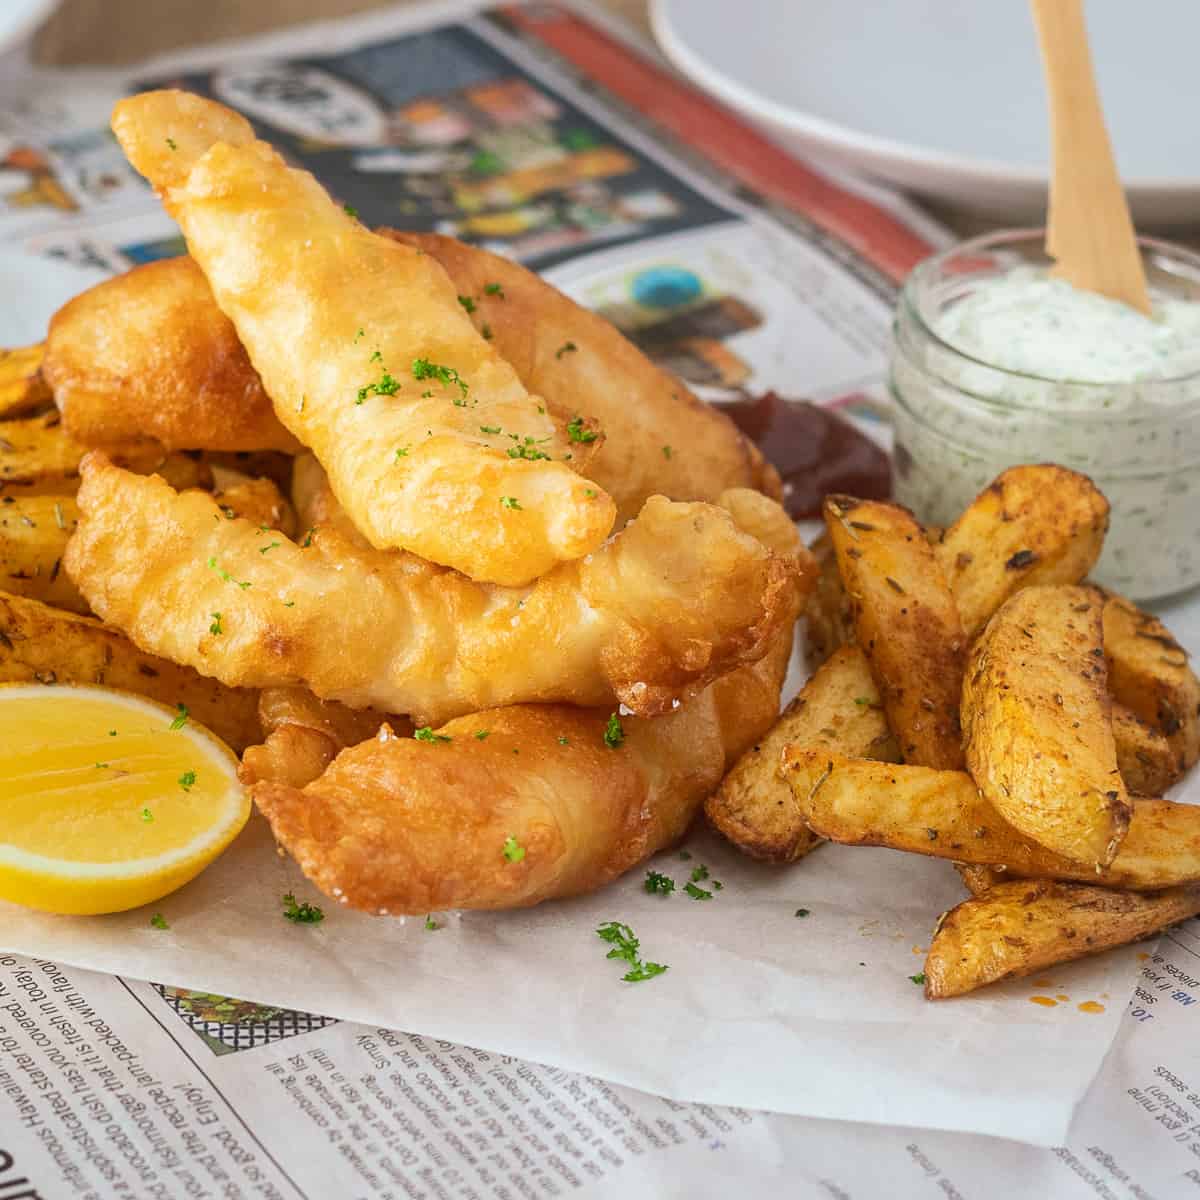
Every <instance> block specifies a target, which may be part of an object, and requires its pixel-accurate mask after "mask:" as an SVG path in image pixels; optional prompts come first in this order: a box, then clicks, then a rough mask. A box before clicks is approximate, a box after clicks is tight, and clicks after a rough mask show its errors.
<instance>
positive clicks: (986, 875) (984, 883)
mask: <svg viewBox="0 0 1200 1200" xmlns="http://www.w3.org/2000/svg"><path fill="white" fill-rule="evenodd" d="M954 869H955V870H956V871H957V872H958V877H959V879H961V880H962V881H963V887H965V888H966V889H967V891H968V892H970V893H971V895H972V896H982V895H983V894H984V892H986V891H989V890H990V889H991V888H994V887H995V886H996V884H998V883H1011V882H1012V879H1013V878H1014V876H1010V875H1009V874H1008V872H1007V871H1002V870H1001V869H1000V868H999V867H985V866H982V865H981V864H980V863H964V862H956V863H955V864H954Z"/></svg>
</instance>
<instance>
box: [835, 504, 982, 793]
mask: <svg viewBox="0 0 1200 1200" xmlns="http://www.w3.org/2000/svg"><path fill="white" fill-rule="evenodd" d="M824 510H825V524H826V526H827V527H828V529H829V537H830V540H831V541H832V543H833V549H834V553H835V554H836V555H837V561H838V569H839V570H840V572H841V576H842V580H843V582H844V583H845V585H846V592H847V594H848V596H849V600H850V609H851V613H852V614H853V617H854V628H855V632H856V635H857V641H858V644H859V645H860V646H862V648H863V650H864V651H865V653H866V655H867V661H868V662H869V663H870V665H871V674H872V675H873V676H874V678H875V682H876V684H877V686H878V687H879V693H880V695H881V697H882V699H883V707H884V711H885V712H886V713H887V718H888V725H889V726H890V727H891V729H892V730H893V732H895V734H896V738H897V740H898V741H899V743H900V749H901V752H902V753H903V755H904V759H905V761H906V762H915V763H920V764H922V765H923V766H928V767H943V768H946V769H955V768H958V767H961V766H962V764H963V757H962V732H961V729H960V726H959V717H958V708H959V698H960V696H961V691H962V674H963V665H964V661H965V656H966V638H965V637H964V636H963V631H962V625H961V623H960V621H959V618H958V610H957V609H956V608H955V605H954V598H953V596H951V594H950V589H949V588H948V587H947V586H946V581H945V580H944V579H943V577H942V572H941V568H940V567H939V566H938V564H937V560H936V558H935V557H934V554H933V548H932V547H931V546H930V545H929V542H928V541H927V540H926V538H925V532H924V530H923V529H922V528H921V526H920V525H919V524H918V523H917V521H916V520H915V518H914V517H913V515H912V514H911V513H910V512H908V511H907V509H903V508H900V507H899V506H898V505H895V504H885V503H883V502H881V501H874V500H855V499H853V498H851V497H849V496H827V497H826V498H825V506H824Z"/></svg>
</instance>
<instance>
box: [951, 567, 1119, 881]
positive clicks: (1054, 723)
mask: <svg viewBox="0 0 1200 1200" xmlns="http://www.w3.org/2000/svg"><path fill="white" fill-rule="evenodd" d="M1103 605H1104V598H1103V596H1102V595H1101V594H1100V592H1099V591H1097V590H1096V589H1095V588H1087V587H1029V588H1023V589H1022V590H1021V591H1019V592H1017V594H1016V595H1015V596H1012V597H1010V598H1009V599H1008V600H1006V601H1005V603H1004V604H1003V605H1002V606H1001V608H1000V610H999V611H998V612H997V613H996V615H995V616H994V617H992V619H991V620H990V621H989V622H988V625H987V628H986V629H985V630H984V631H983V633H982V634H980V636H979V638H978V639H977V640H976V642H975V645H974V647H973V648H972V650H971V658H970V662H969V663H968V665H967V673H966V678H965V679H964V681H963V702H962V720H963V730H964V734H965V748H966V760H967V769H968V770H969V771H970V772H971V775H972V777H973V778H974V780H975V782H976V783H977V784H978V785H979V788H980V790H981V791H982V792H983V794H984V795H985V796H986V797H987V798H988V800H990V801H991V802H992V804H994V805H995V806H996V808H997V809H998V810H999V812H1000V815H1001V816H1002V817H1004V819H1005V820H1006V821H1008V822H1009V823H1010V824H1012V825H1014V826H1016V828H1017V829H1019V830H1020V831H1021V832H1022V833H1025V834H1027V835H1028V836H1029V837H1031V838H1033V840H1034V841H1036V842H1040V843H1041V844H1042V845H1043V846H1045V847H1046V848H1047V849H1048V850H1053V851H1054V852H1055V853H1056V854H1062V855H1064V856H1065V857H1067V858H1070V859H1073V860H1074V861H1076V862H1081V863H1084V864H1085V865H1087V866H1107V865H1108V864H1109V863H1110V862H1112V860H1113V856H1114V855H1115V854H1116V852H1117V847H1118V846H1119V845H1120V844H1121V838H1122V837H1124V835H1125V830H1126V829H1127V828H1128V825H1129V816H1130V805H1129V796H1128V793H1127V792H1126V789H1125V784H1124V782H1123V780H1122V779H1121V773H1120V771H1119V770H1118V769H1117V748H1116V743H1115V741H1114V740H1113V731H1112V701H1111V700H1110V699H1109V695H1108V678H1107V676H1108V672H1107V670H1106V668H1105V660H1104V651H1103V649H1102V645H1101V641H1102V636H1101V612H1102V609H1103Z"/></svg>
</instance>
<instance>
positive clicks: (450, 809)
mask: <svg viewBox="0 0 1200 1200" xmlns="http://www.w3.org/2000/svg"><path fill="white" fill-rule="evenodd" d="M791 611H792V615H793V616H794V614H795V607H794V605H793V607H792V610H791ZM790 650H791V625H790V623H789V624H788V625H787V626H786V627H785V629H784V630H782V631H781V632H780V634H778V635H777V636H776V638H775V641H774V644H773V645H772V646H771V648H770V651H769V652H768V654H767V655H766V656H765V657H764V658H763V659H762V660H760V661H759V662H758V663H755V664H754V665H752V666H747V667H742V668H741V669H739V670H737V671H734V672H732V673H730V674H729V675H726V676H723V677H722V678H721V679H718V680H717V681H716V682H715V683H714V684H712V685H711V686H709V687H708V688H706V689H704V691H702V692H701V693H700V694H699V695H697V696H695V697H693V699H691V700H690V701H689V702H688V703H687V704H685V705H684V706H683V707H682V708H681V709H679V710H677V711H675V712H672V713H669V714H667V715H665V716H661V717H658V718H656V719H653V720H641V719H638V718H626V719H623V720H621V721H620V733H619V734H618V732H617V730H616V729H614V728H613V727H612V726H610V723H609V722H610V715H609V713H608V712H607V711H604V710H601V711H591V712H589V711H586V710H582V709H577V708H569V707H566V706H563V705H545V706H538V705H518V706H514V707H510V708H497V709H493V710H491V711H489V712H479V713H474V714H472V715H471V716H466V717H461V718H459V719H458V720H456V721H451V722H450V723H449V724H447V725H444V726H442V728H441V729H439V730H437V732H436V733H434V734H428V733H427V734H426V736H427V737H432V739H433V740H418V739H416V738H412V737H401V736H398V735H397V734H396V733H394V732H393V731H391V730H389V729H388V728H387V727H386V726H385V727H383V728H382V729H381V730H380V731H379V733H378V734H377V735H376V736H375V737H374V738H373V739H372V740H370V741H366V742H362V743H361V744H359V745H356V746H353V747H351V748H350V749H347V750H344V751H343V752H342V753H341V754H339V755H338V756H337V758H335V759H334V760H333V762H332V763H331V764H330V766H329V767H328V768H327V769H326V770H325V772H324V774H323V775H321V776H320V778H319V779H317V780H316V781H315V782H313V783H310V784H308V785H307V786H306V787H303V788H301V787H297V786H295V785H294V784H292V783H289V782H288V781H287V780H286V779H272V778H270V777H264V776H263V775H261V774H256V773H255V771H254V769H253V768H252V767H251V768H249V769H247V770H244V771H243V780H244V781H245V782H247V783H248V784H249V785H250V794H251V796H252V797H253V799H254V801H255V803H256V804H257V805H258V807H259V809H260V810H261V811H262V812H263V813H264V814H265V815H266V817H267V820H268V821H269V822H270V823H271V828H272V830H273V831H274V833H275V837H276V838H277V839H278V841H279V842H280V843H281V844H282V845H283V846H284V848H285V849H286V850H287V851H288V852H289V853H290V854H291V855H292V857H293V858H295V859H296V861H297V862H298V863H299V865H300V868H301V869H302V870H303V871H304V873H305V875H307V876H308V878H309V879H310V880H312V882H313V883H314V884H315V885H316V886H317V887H318V888H320V889H321V890H322V891H323V892H324V893H325V894H326V895H328V896H330V897H332V898H333V899H336V900H338V901H339V902H340V903H342V904H346V905H348V906H350V907H352V908H358V909H364V910H366V911H368V912H373V913H378V914H380V915H386V914H389V913H394V914H399V913H415V914H420V913H428V912H431V911H437V910H441V909H464V908H466V909H498V908H516V907H523V906H527V905H531V904H538V903H540V902H541V901H543V900H550V899H554V898H559V897H564V896H574V895H578V894H579V893H581V892H588V891H592V890H593V889H595V888H598V887H601V886H603V885H604V884H606V883H608V882H609V881H610V880H612V879H615V878H616V877H617V876H618V875H620V874H622V873H623V872H625V871H627V870H629V869H630V868H631V867H633V866H635V865H636V864H637V863H639V862H641V861H642V860H643V859H645V858H647V857H648V856H649V855H651V854H653V853H655V852H656V851H658V850H661V849H662V848H663V847H664V846H668V845H670V844H671V843H672V842H674V841H676V840H677V839H678V838H680V837H682V836H683V834H684V833H685V832H686V830H687V828H688V825H689V824H690V823H691V821H692V819H693V817H694V816H695V814H696V811H697V809H698V808H699V806H700V804H701V803H702V801H703V800H704V797H705V796H706V795H708V793H709V792H711V791H712V790H713V788H715V787H716V785H717V784H718V783H719V781H720V779H721V776H722V775H723V774H724V772H725V770H726V767H727V765H728V764H729V763H731V762H733V761H735V760H736V758H737V757H738V755H740V754H741V753H742V751H743V750H745V749H746V747H747V746H749V745H750V744H751V743H752V742H753V741H754V739H755V738H757V737H759V736H760V735H761V734H762V733H763V732H764V731H765V730H767V729H768V728H769V727H770V726H771V724H772V722H773V721H774V720H775V719H776V717H777V715H778V712H779V689H780V686H781V685H782V682H783V676H784V671H785V669H786V665H787V661H788V655H789V653H790ZM264 761H266V760H262V759H259V760H258V763H260V764H261V763H263V762H264ZM246 762H247V764H251V763H254V762H255V760H254V759H253V758H252V756H251V755H250V754H248V755H247V759H246ZM510 839H511V841H510ZM506 847H507V849H508V852H507V853H506V852H505V851H506Z"/></svg>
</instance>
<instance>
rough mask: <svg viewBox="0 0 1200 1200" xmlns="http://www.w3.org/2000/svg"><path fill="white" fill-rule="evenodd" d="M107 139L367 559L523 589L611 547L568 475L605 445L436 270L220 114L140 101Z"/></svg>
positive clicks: (606, 523)
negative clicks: (152, 196) (324, 478)
mask: <svg viewBox="0 0 1200 1200" xmlns="http://www.w3.org/2000/svg"><path fill="white" fill-rule="evenodd" d="M113 130H114V132H115V133H116V135H117V138H118V140H119V141H120V142H121V145H122V147H123V148H124V150H125V152H126V154H127V155H128V156H129V159H130V161H131V162H132V163H133V165H134V166H135V167H136V168H137V169H138V170H139V171H140V172H141V173H142V174H144V175H145V176H146V177H147V178H148V179H149V180H150V182H151V183H152V184H154V186H155V187H156V188H157V189H158V190H159V192H160V194H161V195H162V198H163V201H164V203H165V205H166V207H167V209H168V211H169V212H170V213H171V214H172V215H173V216H174V217H175V218H176V219H177V220H178V221H179V223H180V225H181V226H182V227H183V230H184V233H185V235H186V236H187V239H188V246H189V249H190V251H191V253H192V255H193V257H194V258H195V259H196V261H197V262H198V263H199V265H200V267H201V269H202V270H203V272H204V274H205V276H206V277H207V279H208V282H209V284H210V285H211V287H212V290H213V295H214V296H215V298H216V301H217V304H218V305H219V306H220V308H221V310H222V311H223V312H224V313H225V315H226V316H228V317H229V318H230V320H232V322H233V324H234V326H235V327H236V329H237V332H238V335H239V337H240V338H241V341H242V344H243V345H244V346H245V347H246V350H247V352H248V353H249V356H250V360H251V362H252V363H253V364H254V366H255V368H256V369H257V371H258V372H259V374H260V375H261V376H262V380H263V384H264V386H265V387H266V390H267V392H268V394H269V395H270V397H271V399H272V402H273V404H274V406H275V414H276V416H277V417H278V418H279V420H280V421H281V422H282V423H283V424H284V425H285V426H286V427H287V428H288V429H289V430H290V431H291V432H292V433H293V434H294V435H295V436H296V437H297V438H298V439H299V440H300V441H301V442H303V443H304V444H305V445H307V446H308V447H310V448H311V449H312V451H313V453H314V454H315V455H316V456H317V458H318V459H319V460H320V462H321V464H322V466H323V467H324V468H325V470H326V471H327V472H328V474H329V479H330V483H331V485H332V487H333V491H334V493H335V494H336V496H337V498H338V500H339V501H340V502H341V503H342V504H343V506H344V507H345V508H346V511H347V512H348V513H349V514H350V516H351V518H352V519H353V521H354V523H355V525H357V526H358V528H359V529H361V530H362V532H363V533H364V535H365V536H366V537H367V538H368V540H369V541H370V542H371V544H372V545H374V546H376V547H378V548H380V549H385V548H401V549H405V550H410V551H412V552H413V553H416V554H419V555H421V556H422V557H423V558H426V559H428V560H430V561H431V562H435V563H441V564H444V565H447V566H452V567H455V568H456V569H458V570H461V571H463V572H464V573H465V574H466V575H468V576H469V577H470V578H472V579H478V580H484V581H488V582H494V583H500V584H505V585H509V586H520V585H523V584H526V583H529V582H530V581H532V580H534V579H537V578H538V577H539V576H541V575H543V574H544V573H545V572H546V571H548V570H549V569H550V568H552V567H553V566H554V565H555V564H556V563H559V562H564V561H570V560H574V559H578V558H581V557H583V556H584V555H585V554H587V553H589V552H590V551H592V550H594V549H595V548H596V547H597V546H598V545H599V544H600V543H601V542H602V541H603V540H604V538H605V537H606V536H607V534H608V533H609V531H610V529H611V528H612V524H613V520H614V517H615V514H616V506H615V505H614V503H613V501H612V500H611V499H610V498H609V497H608V495H607V494H606V493H605V492H603V490H601V489H600V488H599V486H598V485H596V484H594V483H591V482H590V481H589V480H587V479H585V478H583V477H582V476H580V475H578V474H576V473H575V471H574V470H573V469H572V468H573V466H577V465H580V461H581V460H582V459H583V458H584V457H585V456H586V455H587V454H588V453H590V452H591V451H593V450H594V449H595V448H596V446H597V444H598V442H599V440H600V439H599V436H597V435H596V434H595V431H594V430H592V429H591V428H590V427H589V426H588V425H587V424H586V423H585V422H583V421H581V422H579V423H576V424H574V425H571V426H570V428H566V427H563V426H561V425H560V424H559V423H558V422H556V421H555V419H554V417H553V415H552V414H550V413H549V412H548V411H547V410H546V405H545V404H544V403H542V402H541V401H540V400H539V399H538V398H537V397H536V396H533V395H530V393H529V392H527V391H526V390H525V388H524V387H523V386H522V384H521V381H520V380H519V379H518V378H517V375H516V372H514V371H513V369H512V367H511V366H509V364H508V363H507V362H505V360H504V359H503V358H501V357H500V355H499V354H498V353H497V351H496V349H495V347H494V346H492V345H491V343H490V342H488V341H487V340H486V339H485V338H484V337H482V336H481V334H480V333H479V332H478V331H477V330H476V329H475V328H474V326H473V325H472V324H471V321H470V319H469V317H468V316H467V314H466V312H465V311H464V309H463V306H462V305H460V304H459V302H458V295H457V292H456V290H455V288H454V285H453V284H452V283H451V282H450V279H449V278H448V277H447V275H446V272H445V271H444V270H443V269H442V268H441V266H439V265H438V263H437V262H436V260H435V259H434V258H433V256H432V255H429V254H424V253H421V252H419V251H418V250H416V249H414V248H413V247H411V246H405V245H401V244H400V243H398V242H395V241H393V240H391V239H389V238H383V237H380V236H378V235H377V234H374V233H371V232H370V231H369V230H367V229H366V228H364V227H363V226H362V225H361V224H359V222H358V221H357V220H356V219H355V218H354V217H352V216H350V215H348V214H347V213H346V212H345V211H343V209H342V208H341V206H339V205H337V204H335V203H334V201H333V200H332V199H331V198H330V197H329V195H328V194H327V193H326V192H325V191H324V190H323V189H322V188H321V187H320V185H319V184H318V183H317V182H316V180H315V179H314V178H313V177H312V176H311V175H309V174H307V173H306V172H303V171H298V170H293V169H291V168H289V167H288V166H287V164H286V163H285V162H284V161H283V159H282V158H281V157H280V156H279V155H278V154H277V153H276V152H275V151H274V150H272V149H271V147H270V146H268V145H266V144H265V143H263V142H259V141H256V140H255V138H254V133H253V130H252V128H251V126H250V124H249V122H247V121H246V120H244V119H243V118H242V117H240V116H238V115H237V114H236V113H234V112H233V111H231V110H230V109H227V108H225V107H224V106H222V105H220V104H217V103H215V102H213V101H209V100H204V99H202V98H200V97H198V96H194V95H190V94H188V93H184V92H173V91H162V92H148V93H144V94H142V95H140V96H134V97H131V98H129V99H126V100H123V101H121V102H120V103H119V104H118V105H117V106H116V109H115V111H114V114H113ZM583 415H584V416H586V414H583Z"/></svg>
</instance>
